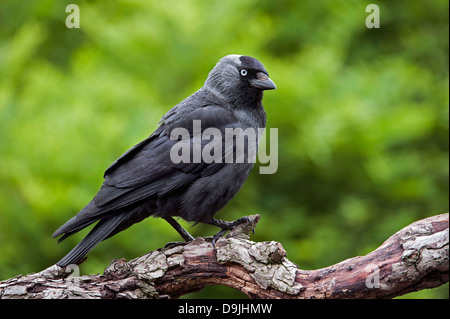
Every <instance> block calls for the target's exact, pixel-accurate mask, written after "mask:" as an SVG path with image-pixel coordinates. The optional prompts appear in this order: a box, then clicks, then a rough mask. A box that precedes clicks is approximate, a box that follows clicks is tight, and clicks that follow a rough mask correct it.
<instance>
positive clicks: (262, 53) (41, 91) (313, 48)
mask: <svg viewBox="0 0 450 319" xmlns="http://www.w3.org/2000/svg"><path fill="white" fill-rule="evenodd" d="M371 2H372V3H376V4H378V5H379V7H380V13H381V28H380V29H368V28H366V26H365V19H366V17H367V15H368V13H366V12H365V8H366V5H367V4H369V3H371ZM69 3H76V4H78V5H79V7H80V13H81V28H80V29H68V28H66V26H65V19H66V17H67V15H68V13H66V12H65V7H66V5H67V4H69ZM448 7H449V2H448V1H446V0H433V1H406V0H396V1H362V0H346V1H343V0H339V1H336V0H320V1H288V0H285V1H272V0H263V1H261V0H260V1H256V0H254V1H242V0H227V1H223V0H221V1H203V0H188V1H137V0H123V1H56V0H38V1H17V0H2V1H1V2H0V155H1V157H0V180H1V183H0V280H3V279H7V278H9V277H12V276H15V275H17V274H20V273H23V274H25V273H29V272H36V271H39V270H42V269H43V268H45V267H48V266H50V265H51V264H53V263H55V262H56V261H57V260H59V259H60V258H61V257H62V256H63V255H64V254H65V253H67V252H68V251H69V250H70V249H71V248H72V247H73V246H74V245H75V244H76V243H77V242H78V241H79V240H80V239H81V238H82V237H83V236H84V235H85V234H86V233H87V231H83V232H81V233H80V234H77V235H75V236H73V237H71V238H69V239H68V240H66V241H64V242H63V243H61V244H59V245H57V244H56V241H55V240H54V239H52V238H51V234H52V233H53V231H54V230H55V229H56V228H58V227H59V226H60V225H61V224H62V223H64V222H65V221H66V220H67V219H69V218H70V217H72V216H73V215H74V214H75V213H77V212H78V211H79V210H80V209H81V208H83V207H84V205H85V204H87V203H88V202H89V200H90V199H91V198H92V197H93V196H94V195H95V193H96V191H97V190H98V189H99V187H100V185H101V182H102V180H103V179H102V175H103V171H104V170H105V169H106V167H107V166H108V165H109V164H110V163H112V162H113V161H114V160H115V159H116V158H117V157H118V156H119V155H121V154H122V153H123V152H124V151H125V150H127V149H128V148H129V147H131V146H133V145H134V144H136V143H137V142H139V141H141V140H142V139H144V138H145V137H147V136H148V135H149V134H150V133H151V132H152V131H153V130H154V129H155V128H156V124H157V123H158V121H159V119H160V118H161V116H162V115H164V113H165V112H166V111H168V110H169V109H170V108H171V107H172V106H173V105H175V104H176V103H178V102H179V101H181V100H182V99H184V98H185V97H187V96H188V95H190V94H191V93H193V92H194V91H195V90H197V89H198V88H200V87H201V86H202V85H203V82H204V80H205V78H206V75H207V74H208V72H209V71H210V69H211V68H212V67H213V66H214V64H215V63H216V62H217V60H218V59H219V58H220V57H222V56H224V55H227V54H231V53H238V54H245V55H250V56H254V57H256V58H258V59H259V60H260V61H262V63H263V64H264V65H265V66H266V68H267V70H268V71H269V73H270V75H271V78H272V79H273V80H274V81H275V83H276V84H277V86H278V90H276V91H271V92H267V93H266V94H265V98H264V105H265V108H266V112H267V115H268V123H267V125H268V127H272V128H278V139H279V146H278V147H279V149H278V152H279V164H278V171H277V173H276V174H274V175H260V174H258V169H255V170H254V171H253V173H252V175H251V176H250V178H249V180H248V181H247V182H246V184H245V186H244V187H243V189H242V190H241V192H240V193H239V194H238V195H237V196H236V197H235V198H234V199H233V200H232V201H231V202H230V203H229V204H228V205H227V206H226V208H225V209H223V210H222V211H221V212H220V213H219V214H218V217H219V218H222V219H227V220H233V219H236V218H238V217H241V216H244V215H248V214H253V213H259V214H261V216H262V218H261V221H260V224H259V225H258V227H257V229H256V235H255V236H254V237H253V239H254V240H256V241H264V240H275V241H279V242H281V243H282V244H283V245H284V247H285V249H286V250H287V252H288V258H289V259H290V260H292V261H294V262H296V263H297V264H298V265H299V266H300V267H301V268H303V269H314V268H320V267H325V266H328V265H331V264H333V263H336V262H339V261H342V260H344V259H346V258H350V257H354V256H356V255H364V254H366V253H368V252H370V251H371V250H373V249H375V248H376V247H378V246H379V245H380V244H381V243H382V242H383V241H384V240H385V239H387V237H389V236H390V235H392V234H393V233H394V232H396V231H398V230H399V229H401V228H403V227H404V226H406V225H408V224H409V223H411V222H413V221H415V220H417V219H421V218H424V217H427V216H432V215H435V214H439V213H443V212H447V211H448V207H449V199H448V188H449V179H448V177H449V165H448V164H449V162H448V161H449V158H448V154H449V153H448V148H449V145H448V142H449V141H448V138H449V136H448V133H449V132H448V130H449V113H448V112H449V90H448V85H449V64H448V54H449V50H448V41H449V40H448V39H449V11H448V9H449V8H448ZM184 225H185V226H187V227H189V225H187V224H184ZM216 230H217V229H215V228H214V227H210V226H203V225H198V226H196V227H193V228H191V229H190V231H191V232H192V234H193V235H194V236H207V235H212V234H213V233H215V231H216ZM174 240H179V237H178V234H177V233H176V232H175V231H174V230H173V229H172V228H171V227H170V226H169V225H168V224H167V223H166V222H165V221H163V220H159V219H148V220H146V221H144V222H142V223H140V224H137V225H135V226H133V227H132V228H130V229H129V230H127V231H125V232H123V233H121V234H119V235H117V236H116V237H114V238H112V239H109V240H107V241H105V242H104V243H102V244H100V245H99V246H97V247H96V248H95V250H94V251H92V252H91V253H90V255H89V258H88V260H87V262H85V263H84V264H83V265H82V266H81V267H80V270H81V274H90V273H97V272H102V271H103V269H104V268H105V267H106V265H107V264H108V263H109V261H110V260H111V259H113V258H120V257H125V258H127V259H132V258H134V257H137V256H140V255H142V254H144V253H146V252H147V251H149V250H154V249H156V248H158V247H162V246H163V245H164V244H165V243H167V242H170V241H174ZM240 296H241V295H240V294H239V293H238V292H236V291H234V290H231V289H227V288H225V287H210V288H207V289H205V290H204V291H202V292H200V293H197V294H193V295H190V296H188V297H208V298H212V297H214V298H216V297H240ZM405 297H406V298H415V297H417V298H418V297H420V298H448V284H447V285H445V286H443V287H441V288H437V289H432V290H427V291H421V292H418V293H414V294H409V295H407V296H405Z"/></svg>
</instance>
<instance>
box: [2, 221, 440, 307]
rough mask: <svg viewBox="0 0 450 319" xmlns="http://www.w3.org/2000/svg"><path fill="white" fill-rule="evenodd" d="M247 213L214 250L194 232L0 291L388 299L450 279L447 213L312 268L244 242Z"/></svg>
mask: <svg viewBox="0 0 450 319" xmlns="http://www.w3.org/2000/svg"><path fill="white" fill-rule="evenodd" d="M249 218H250V222H249V223H246V224H242V225H240V226H238V227H236V228H235V229H234V230H233V231H231V232H230V234H229V235H228V236H227V237H225V238H222V239H220V240H218V241H217V243H216V247H215V249H214V247H213V245H212V244H211V242H210V239H208V238H197V239H195V240H194V241H192V242H190V243H188V244H184V245H181V244H178V245H174V246H172V247H170V248H167V249H165V250H162V249H158V250H156V251H152V252H149V253H148V254H146V255H144V256H142V257H139V258H136V259H134V260H131V261H129V262H127V261H126V260H125V259H119V260H116V259H115V260H113V261H112V262H111V264H110V265H109V266H108V267H107V268H106V269H105V271H104V273H103V274H102V275H100V274H97V275H90V276H81V277H73V276H72V275H70V276H69V277H68V275H69V273H70V271H71V270H73V269H75V270H77V267H76V266H74V265H73V266H74V267H72V268H70V267H69V268H70V270H69V269H63V268H61V267H59V266H56V265H53V266H51V267H49V268H47V269H45V270H43V271H41V272H39V273H36V274H34V273H33V274H29V275H26V276H22V275H19V276H17V277H14V278H11V279H8V280H5V281H2V282H0V297H1V298H177V297H180V296H182V295H184V294H187V293H190V292H192V291H197V290H201V289H202V288H204V287H205V286H208V285H225V286H229V287H233V288H235V289H238V290H240V291H242V292H243V293H245V294H246V295H248V296H249V297H250V298H299V299H301V298H317V299H337V298H392V297H395V296H399V295H402V294H406V293H409V292H412V291H417V290H421V289H425V288H433V287H438V286H440V285H442V284H444V283H446V282H448V279H449V224H448V223H449V215H448V214H443V215H437V216H433V217H429V218H426V219H423V220H420V221H417V222H414V223H412V224H411V225H409V226H407V227H405V228H403V229H402V230H400V231H398V232H397V233H396V234H394V235H393V236H391V237H390V238H389V239H387V240H386V241H385V242H384V243H383V244H382V245H381V246H380V247H379V248H378V249H376V250H375V251H373V252H371V253H369V254H368V255H366V256H362V257H360V256H359V257H354V258H350V259H347V260H345V261H342V262H340V263H338V264H336V265H332V266H329V267H326V268H323V269H318V270H301V269H299V268H298V266H297V265H295V264H294V263H293V262H291V261H289V260H288V259H287V258H286V251H285V250H284V249H283V247H282V245H281V244H280V243H277V242H273V241H271V242H258V243H256V242H253V241H250V240H249V234H250V232H251V231H252V230H253V229H254V227H255V226H256V224H257V222H258V221H259V215H252V216H249ZM66 268H67V267H66Z"/></svg>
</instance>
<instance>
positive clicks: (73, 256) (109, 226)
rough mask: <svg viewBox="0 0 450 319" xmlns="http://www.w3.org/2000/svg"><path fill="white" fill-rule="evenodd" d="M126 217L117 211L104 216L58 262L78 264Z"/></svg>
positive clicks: (61, 264)
mask: <svg viewBox="0 0 450 319" xmlns="http://www.w3.org/2000/svg"><path fill="white" fill-rule="evenodd" d="M124 218H125V214H123V213H117V214H114V215H111V216H108V217H105V218H102V219H101V220H100V221H99V222H98V223H97V225H95V227H94V228H93V229H92V230H91V231H90V232H89V234H87V236H86V237H84V238H83V240H82V241H81V242H80V243H79V244H78V245H76V246H75V248H74V249H72V250H71V251H70V252H69V253H68V254H67V255H66V256H64V257H63V258H62V259H61V260H60V261H58V262H57V263H56V264H57V265H58V266H61V267H65V266H67V265H70V264H78V263H79V262H80V261H81V260H82V259H83V258H84V256H86V255H87V254H88V253H89V252H90V251H91V250H92V249H93V248H94V247H95V246H96V245H97V244H98V243H100V242H101V241H102V240H104V239H106V238H107V237H109V235H110V234H111V233H113V232H114V231H115V230H116V228H118V226H119V225H120V223H121V222H122V221H123V219H124Z"/></svg>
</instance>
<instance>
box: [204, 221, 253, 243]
mask: <svg viewBox="0 0 450 319" xmlns="http://www.w3.org/2000/svg"><path fill="white" fill-rule="evenodd" d="M258 220H259V216H258ZM256 222H257V221H256ZM207 223H208V224H210V225H214V226H217V227H219V228H221V230H220V231H219V232H218V233H217V234H215V235H214V236H213V237H212V244H213V246H214V247H215V246H216V242H217V241H218V240H219V239H220V238H222V237H223V236H224V235H225V234H226V233H227V232H228V231H233V230H235V229H236V227H237V226H240V225H243V228H247V226H250V227H251V231H252V232H253V234H254V233H255V221H254V220H252V219H251V218H249V217H248V216H245V217H241V218H239V219H237V220H235V221H232V222H228V221H224V220H219V219H211V220H210V221H209V222H207ZM247 233H249V232H247Z"/></svg>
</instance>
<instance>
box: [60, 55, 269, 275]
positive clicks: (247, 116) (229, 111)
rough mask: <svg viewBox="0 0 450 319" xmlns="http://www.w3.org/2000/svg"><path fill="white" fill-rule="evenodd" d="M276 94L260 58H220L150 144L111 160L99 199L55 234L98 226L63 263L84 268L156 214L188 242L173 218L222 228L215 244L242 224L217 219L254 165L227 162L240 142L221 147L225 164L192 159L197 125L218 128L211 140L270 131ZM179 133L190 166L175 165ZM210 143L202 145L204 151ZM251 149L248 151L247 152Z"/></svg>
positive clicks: (184, 163)
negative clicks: (266, 103) (267, 99)
mask: <svg viewBox="0 0 450 319" xmlns="http://www.w3.org/2000/svg"><path fill="white" fill-rule="evenodd" d="M271 89H276V86H275V83H274V82H273V81H272V80H271V79H270V78H269V76H268V73H267V71H266V69H265V68H264V66H263V65H262V64H261V63H260V62H259V61H258V60H256V59H254V58H252V57H249V56H243V55H227V56H225V57H223V58H222V59H220V60H219V62H218V63H217V64H216V66H215V67H214V68H213V69H212V71H211V72H210V73H209V75H208V78H207V79H206V81H205V84H204V86H203V87H202V88H201V89H200V90H198V91H197V92H195V93H194V94H192V95H191V96H189V97H188V98H186V99H185V100H183V101H182V102H180V103H179V104H177V105H176V106H174V107H173V108H172V109H171V110H170V111H169V112H167V114H166V115H164V116H163V117H162V119H161V121H160V123H159V127H158V128H157V129H156V130H155V132H153V133H152V134H151V135H150V136H149V137H148V138H147V139H145V140H144V141H142V142H140V143H139V144H137V145H135V146H134V147H132V148H131V149H129V150H128V151H127V152H125V153H124V154H123V155H122V156H121V157H120V158H119V159H117V160H116V161H115V162H114V163H112V164H111V166H109V167H108V169H107V170H106V171H105V174H104V178H105V181H104V182H103V185H102V187H101V189H100V190H99V192H98V193H97V195H95V197H94V198H93V199H92V200H91V202H90V203H89V204H88V205H87V206H86V207H85V208H83V209H82V210H81V211H80V212H79V213H78V214H77V215H76V216H75V217H73V218H71V219H70V220H68V221H67V222H66V223H65V224H64V225H62V226H61V227H60V228H59V229H58V230H56V231H55V233H54V234H53V237H57V236H60V235H62V237H61V238H59V241H58V242H61V241H62V240H64V239H66V238H67V237H69V236H70V235H72V234H74V233H76V232H78V231H80V230H81V229H83V228H85V227H87V226H89V225H90V224H92V223H94V222H97V221H98V223H97V224H96V225H95V227H94V228H93V229H92V230H91V231H90V232H89V233H88V235H87V236H86V237H85V238H84V239H83V240H82V241H81V242H80V243H79V244H78V245H77V246H76V247H75V248H74V249H72V251H70V252H69V253H68V254H67V255H66V256H65V257H64V258H62V259H61V260H60V261H59V262H57V265H59V266H61V267H64V266H67V265H69V264H73V263H80V262H81V261H82V260H83V258H84V256H86V254H87V253H88V252H89V251H91V250H92V249H93V248H94V246H96V245H97V244H98V243H99V242H101V241H102V240H105V239H107V238H109V237H111V236H113V235H115V234H117V233H118V232H120V231H122V230H125V229H126V228H128V227H130V226H131V225H133V224H135V223H137V222H140V221H142V220H143V219H145V218H147V217H149V216H151V215H153V216H154V217H161V218H163V219H165V220H166V221H168V222H169V224H170V225H172V226H173V227H174V228H175V229H176V230H177V231H178V233H179V234H180V235H181V236H182V237H183V239H184V240H185V241H190V240H193V237H192V236H191V235H190V234H189V233H188V232H187V231H186V230H184V229H183V228H182V227H181V225H180V224H178V222H177V221H175V219H173V217H181V218H183V219H184V220H186V221H188V222H195V223H199V222H203V223H208V224H211V225H215V226H217V227H220V228H221V229H222V230H221V231H219V232H218V233H217V234H216V236H214V240H216V239H217V238H218V237H220V236H222V235H223V234H224V233H225V232H226V231H227V230H229V229H231V228H233V227H235V226H236V225H237V224H239V223H241V222H242V221H243V220H242V218H241V219H238V220H237V221H234V222H227V221H222V220H217V219H214V218H213V216H214V215H215V213H216V212H217V211H219V210H220V209H221V208H222V207H223V206H224V205H225V204H226V203H227V202H228V201H229V200H230V199H231V198H232V197H233V196H234V195H235V194H236V193H237V192H238V191H239V189H240V188H241V187H242V185H243V183H244V182H245V180H246V179H247V177H248V175H249V174H250V171H251V170H252V168H253V165H254V161H250V160H248V159H247V157H245V156H244V158H245V159H246V160H245V161H244V162H243V163H242V162H237V161H236V160H235V161H233V162H229V161H226V160H225V159H226V154H227V152H232V154H233V156H235V157H236V156H237V151H236V149H237V148H236V143H237V141H234V140H233V144H232V145H231V146H232V147H231V148H230V147H228V148H227V144H226V143H224V144H225V145H223V144H222V146H221V148H220V150H221V153H219V160H215V161H213V162H211V161H205V160H204V159H203V158H201V160H200V161H198V160H193V156H194V157H195V155H194V154H193V153H194V151H195V147H194V145H195V143H196V141H197V142H198V141H199V140H198V136H196V135H195V132H194V131H195V125H194V124H193V123H194V120H200V121H201V122H200V123H201V132H202V133H203V132H205V129H207V128H216V129H217V130H218V131H217V130H216V131H215V132H216V134H215V135H212V136H210V139H211V140H213V139H216V138H217V139H218V140H217V141H219V142H220V138H221V139H222V142H224V141H225V135H226V130H225V129H226V128H230V129H236V128H241V129H242V130H245V129H248V128H251V129H254V130H257V129H258V128H265V126H266V113H265V111H264V108H263V105H262V103H261V101H262V98H263V91H264V90H271ZM175 128H183V129H185V131H187V132H189V135H188V137H187V138H185V139H184V141H185V142H186V143H187V144H188V145H189V146H190V153H189V161H181V162H180V161H174V160H173V157H171V151H173V150H172V148H173V147H174V145H175V144H176V143H179V142H181V141H182V140H183V139H182V138H181V139H180V138H179V137H178V138H171V133H172V130H173V129H175ZM217 133H220V134H217ZM197 135H198V132H197ZM246 141H247V142H246V145H247V147H251V143H250V142H249V141H248V139H247V140H246ZM209 142H210V141H209V140H203V139H202V140H200V143H199V145H200V148H201V150H203V149H204V147H205V146H206V145H207V143H209ZM249 145H250V146H249ZM228 146H230V145H228ZM256 148H257V144H256V145H253V151H255V149H256ZM197 150H198V149H197ZM249 151H250V150H246V154H247V153H248V152H249ZM172 155H174V154H172Z"/></svg>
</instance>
